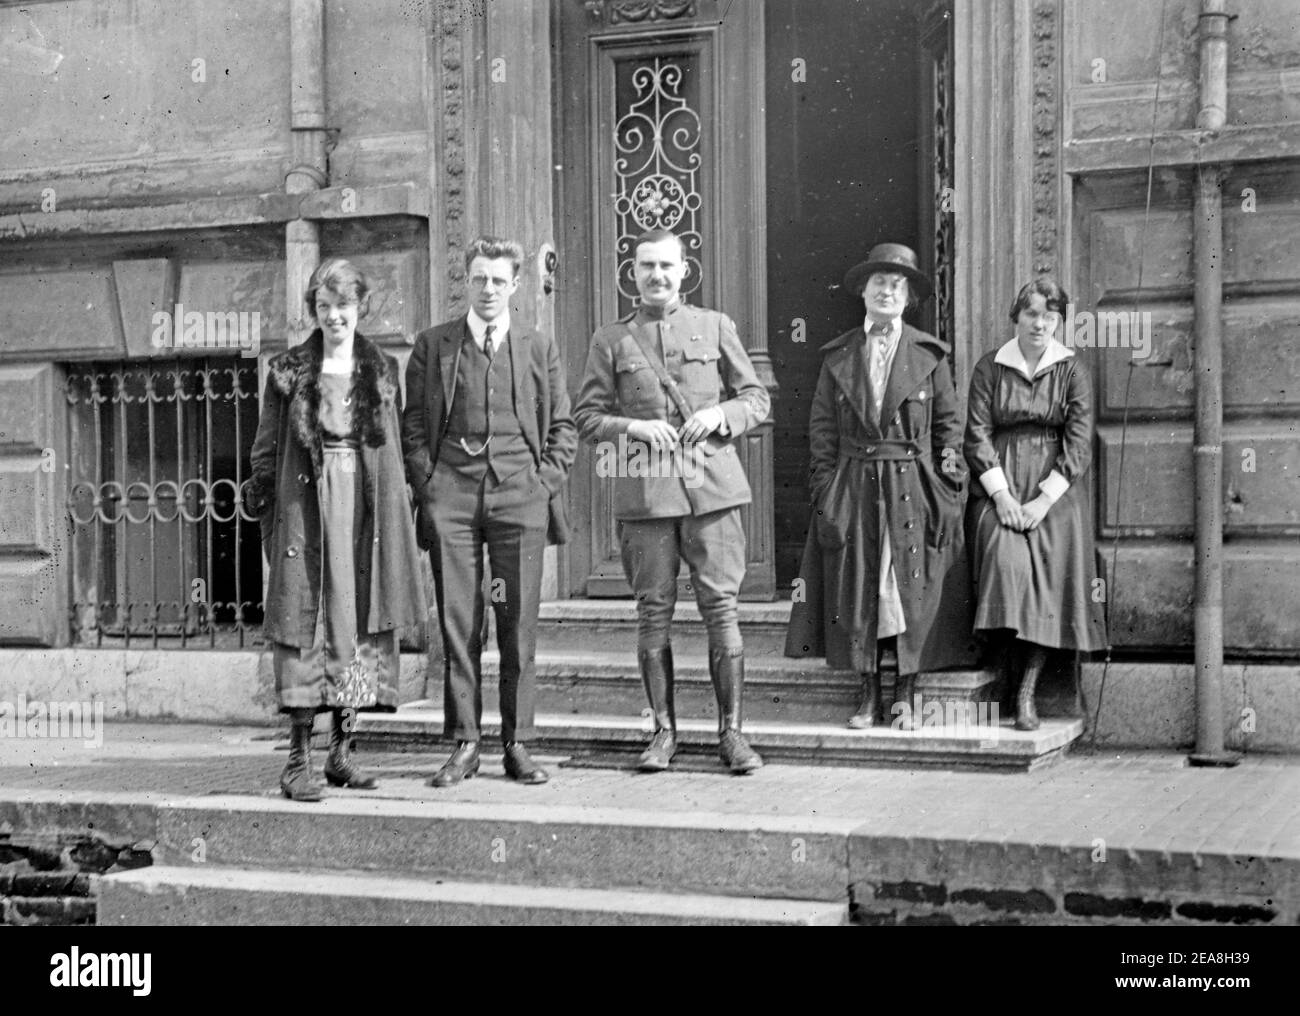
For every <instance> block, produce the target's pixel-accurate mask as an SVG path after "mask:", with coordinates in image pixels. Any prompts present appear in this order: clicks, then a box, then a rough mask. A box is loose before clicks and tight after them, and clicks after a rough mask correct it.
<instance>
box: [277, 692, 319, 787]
mask: <svg viewBox="0 0 1300 1016" xmlns="http://www.w3.org/2000/svg"><path fill="white" fill-rule="evenodd" d="M315 719H316V713H315V711H314V710H312V709H294V710H293V711H292V712H290V714H289V724H290V726H289V761H288V762H286V763H285V766H284V772H282V773H281V774H280V792H281V793H282V794H284V796H285V797H287V798H289V800H291V801H319V800H320V799H321V794H322V790H323V788H322V787H321V785H320V784H319V783H317V782H316V781H315V779H313V777H312V773H311V728H312V725H313V723H314V722H315Z"/></svg>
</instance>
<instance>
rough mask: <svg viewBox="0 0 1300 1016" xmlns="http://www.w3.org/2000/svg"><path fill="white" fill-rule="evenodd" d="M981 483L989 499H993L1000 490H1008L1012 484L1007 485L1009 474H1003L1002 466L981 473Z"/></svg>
mask: <svg viewBox="0 0 1300 1016" xmlns="http://www.w3.org/2000/svg"><path fill="white" fill-rule="evenodd" d="M980 483H981V484H982V485H983V487H984V493H985V494H987V495H988V496H989V497H992V496H993V495H994V494H996V493H997V492H998V491H1000V490H1007V489H1008V488H1010V486H1011V484H1009V483H1007V474H1006V473H1004V472H1002V467H1001V466H994V467H993V468H992V469H988V470H985V471H984V472H983V473H981V474H980Z"/></svg>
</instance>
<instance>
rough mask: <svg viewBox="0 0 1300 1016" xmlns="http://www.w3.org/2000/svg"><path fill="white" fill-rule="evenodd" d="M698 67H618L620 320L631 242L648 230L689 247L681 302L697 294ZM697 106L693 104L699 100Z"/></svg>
mask: <svg viewBox="0 0 1300 1016" xmlns="http://www.w3.org/2000/svg"><path fill="white" fill-rule="evenodd" d="M694 64H695V60H694V58H693V57H692V56H690V55H686V54H683V55H681V56H676V57H672V58H667V59H666V58H664V57H660V56H655V57H651V58H649V59H648V60H646V62H644V63H641V62H637V61H624V62H621V63H620V64H619V66H618V85H617V95H618V100H619V108H618V121H617V122H616V123H615V124H614V179H615V185H616V188H617V193H616V197H615V198H614V212H615V214H616V216H617V230H618V239H617V241H616V242H615V255H616V257H617V258H618V296H619V308H618V309H619V315H620V316H621V315H623V314H626V313H627V312H628V311H630V310H631V309H632V307H633V306H634V305H635V303H636V300H637V289H636V276H635V273H634V260H635V255H636V238H637V237H638V236H639V235H641V234H642V233H644V232H647V231H648V230H651V229H671V230H672V231H673V232H674V233H676V234H677V235H678V236H679V237H681V239H682V242H683V243H685V245H686V266H687V271H686V278H685V279H684V280H683V281H682V289H681V292H682V297H683V298H686V297H688V296H689V295H690V294H692V293H695V292H697V291H698V290H699V288H700V285H701V283H702V281H703V277H704V272H703V266H702V264H701V261H700V255H701V250H702V248H703V238H702V236H701V230H700V226H701V219H702V209H703V206H704V196H703V194H702V193H701V182H700V174H701V169H702V166H703V161H704V159H703V155H702V153H701V151H700V142H701V125H700V114H699V113H698V112H697V110H696V109H695V108H692V103H691V102H690V97H691V93H692V92H695V91H698V84H696V82H695V77H696V72H695V66H694ZM696 105H698V99H697V100H696Z"/></svg>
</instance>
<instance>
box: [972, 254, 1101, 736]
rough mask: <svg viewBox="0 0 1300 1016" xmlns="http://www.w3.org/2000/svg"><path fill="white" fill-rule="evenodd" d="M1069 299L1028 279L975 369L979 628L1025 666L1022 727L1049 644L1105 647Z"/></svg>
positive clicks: (1082, 392)
mask: <svg viewBox="0 0 1300 1016" xmlns="http://www.w3.org/2000/svg"><path fill="white" fill-rule="evenodd" d="M1069 302H1070V298H1069V296H1068V295H1067V294H1066V293H1065V291H1064V290H1063V289H1061V287H1060V286H1059V285H1057V283H1056V282H1055V281H1054V280H1053V279H1051V278H1048V277H1046V276H1043V277H1041V278H1038V279H1036V280H1034V281H1033V282H1030V283H1027V284H1026V285H1025V286H1023V287H1022V288H1021V290H1020V292H1019V293H1018V294H1017V295H1016V299H1015V302H1014V303H1013V304H1012V305H1011V320H1012V321H1013V322H1015V325H1016V333H1015V335H1014V336H1013V337H1012V338H1011V339H1010V341H1008V342H1006V343H1005V344H1003V345H1002V346H1000V347H999V348H998V349H996V350H994V351H992V352H990V353H986V354H985V355H984V357H983V358H981V359H980V361H979V362H978V363H977V364H976V365H975V369H974V371H973V372H972V374H971V383H970V398H969V399H968V401H967V410H966V440H965V451H966V461H967V463H968V464H969V466H970V470H971V476H972V477H974V478H975V481H973V482H972V483H971V497H970V501H969V503H968V505H967V526H968V533H969V539H968V541H967V542H968V545H969V550H970V555H971V567H972V571H973V573H974V579H975V588H976V600H977V602H976V610H975V629H976V630H977V631H983V632H986V633H994V634H995V635H999V636H1001V638H1002V641H1003V644H1004V645H1003V649H1004V653H1003V661H1004V662H1003V674H1004V681H1014V679H1015V676H1016V675H1015V674H1014V671H1015V669H1016V668H1015V667H1014V666H1013V665H1011V662H1010V661H1012V660H1013V659H1015V657H1016V656H1017V655H1018V656H1019V657H1020V658H1021V659H1023V661H1024V666H1023V671H1022V672H1021V674H1020V685H1019V693H1018V695H1017V701H1016V729H1017V730H1035V729H1037V728H1038V725H1039V722H1038V715H1037V712H1036V710H1035V706H1034V692H1035V688H1036V686H1037V682H1038V678H1039V676H1040V675H1041V674H1042V672H1043V668H1044V667H1045V666H1046V663H1047V659H1048V650H1050V649H1068V650H1074V651H1077V652H1092V651H1095V650H1098V649H1103V648H1105V645H1106V632H1105V619H1104V614H1103V607H1104V603H1103V601H1104V597H1103V596H1098V595H1096V593H1097V589H1098V586H1097V568H1096V560H1095V556H1094V552H1093V519H1092V490H1091V483H1090V482H1089V481H1090V476H1089V473H1088V467H1089V465H1090V464H1091V461H1092V435H1093V408H1092V387H1091V385H1090V384H1089V380H1088V374H1087V371H1086V369H1085V368H1084V366H1083V364H1082V363H1081V362H1080V361H1079V358H1078V357H1077V356H1075V354H1074V351H1073V350H1072V349H1068V348H1066V347H1065V346H1064V345H1063V344H1062V343H1061V342H1060V341H1058V340H1057V338H1056V331H1057V329H1058V328H1059V327H1060V325H1061V320H1062V317H1063V316H1064V315H1065V314H1066V313H1067V312H1068V311H1067V307H1068V305H1069ZM1012 639H1014V640H1015V642H1014V647H1013V645H1012V644H1011V640H1012ZM1013 648H1014V650H1018V653H1014V652H1013V651H1012V650H1013Z"/></svg>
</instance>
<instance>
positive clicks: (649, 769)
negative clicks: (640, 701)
mask: <svg viewBox="0 0 1300 1016" xmlns="http://www.w3.org/2000/svg"><path fill="white" fill-rule="evenodd" d="M636 658H637V663H638V664H639V665H640V667H641V683H642V684H643V685H645V694H646V698H647V699H649V701H650V708H651V709H652V710H653V711H654V717H655V733H654V739H653V740H651V742H650V747H648V748H647V749H646V750H645V751H643V752H642V753H641V758H640V759H639V760H638V762H637V768H638V769H640V770H641V771H642V772H643V773H659V772H663V771H664V770H665V769H667V768H668V764H669V763H670V762H671V761H672V759H673V755H674V754H675V753H676V751H677V715H676V712H675V711H674V709H673V649H672V646H664V647H663V648H662V649H641V650H638V651H637V654H636Z"/></svg>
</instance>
